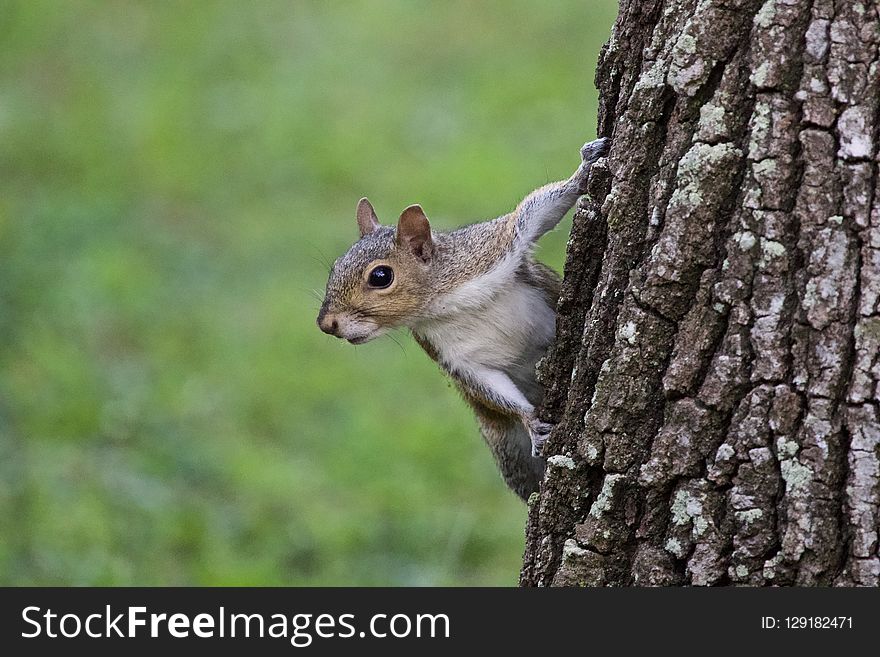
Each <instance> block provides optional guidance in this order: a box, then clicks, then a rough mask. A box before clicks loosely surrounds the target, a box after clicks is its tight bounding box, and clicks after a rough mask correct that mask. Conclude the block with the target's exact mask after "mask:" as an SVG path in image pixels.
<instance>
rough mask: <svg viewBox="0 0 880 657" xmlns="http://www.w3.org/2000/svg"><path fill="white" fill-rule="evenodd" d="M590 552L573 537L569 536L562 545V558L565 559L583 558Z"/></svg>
mask: <svg viewBox="0 0 880 657" xmlns="http://www.w3.org/2000/svg"><path fill="white" fill-rule="evenodd" d="M588 554H589V551H588V550H585V549H584V548H582V547H581V546H580V545H578V544H577V541H576V540H574V539H573V538H569V539H568V540H567V541H565V544H564V545H563V546H562V559H563V560H564V561H567V560H569V559H578V558H582V557H585V556H587V555H588Z"/></svg>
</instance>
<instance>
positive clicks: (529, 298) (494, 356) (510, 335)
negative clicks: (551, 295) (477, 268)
mask: <svg viewBox="0 0 880 657" xmlns="http://www.w3.org/2000/svg"><path fill="white" fill-rule="evenodd" d="M484 289H485V288H484ZM453 294H455V293H453ZM481 301H482V303H481V304H480V305H479V307H478V308H468V309H467V310H462V311H461V312H455V313H452V314H450V315H448V316H445V317H442V318H438V319H433V320H430V321H428V322H425V323H424V324H422V325H419V326H418V327H414V330H415V331H416V332H417V333H418V334H419V335H420V336H422V337H423V338H424V339H426V340H427V341H428V342H430V343H431V344H432V345H433V346H434V348H435V349H436V350H437V352H438V356H439V361H440V364H441V365H442V366H443V367H444V368H446V369H447V370H453V371H455V370H458V371H467V370H469V369H472V368H474V367H481V368H489V369H494V370H500V371H502V372H504V373H505V374H507V375H508V376H509V377H510V378H511V379H512V380H513V381H514V382H515V383H516V384H517V385H518V386H520V387H521V388H522V392H523V393H524V394H525V395H526V396H527V397H528V398H529V400H530V401H531V402H532V403H533V404H534V403H537V402H538V401H539V399H537V397H540V389H539V387H538V386H537V384H536V383H535V381H534V378H535V375H534V368H535V363H536V362H537V360H538V359H539V358H540V357H541V355H542V354H543V352H544V350H545V349H546V347H547V345H548V344H549V343H550V341H551V340H552V339H553V336H554V333H555V329H556V318H555V311H554V310H553V308H551V307H550V306H549V305H547V301H546V300H545V297H544V294H543V293H542V292H541V291H540V290H538V289H536V288H534V287H532V286H531V285H527V284H523V283H521V282H519V283H517V284H512V285H506V286H504V287H503V288H502V289H500V290H498V291H497V292H496V294H494V295H493V296H492V297H491V298H490V299H487V300H485V301H483V300H481Z"/></svg>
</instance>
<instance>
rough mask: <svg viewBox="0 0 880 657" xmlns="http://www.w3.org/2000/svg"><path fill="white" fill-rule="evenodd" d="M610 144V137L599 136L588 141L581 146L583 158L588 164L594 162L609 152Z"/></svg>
mask: <svg viewBox="0 0 880 657" xmlns="http://www.w3.org/2000/svg"><path fill="white" fill-rule="evenodd" d="M610 146H611V140H610V139H609V138H608V137H599V139H595V140H593V141H588V142H587V143H586V144H584V145H583V146H581V159H583V161H584V162H585V163H586V164H592V163H593V162H595V161H596V160H598V159H599V158H600V157H602V156H603V155H605V154H607V153H608V148H609V147H610Z"/></svg>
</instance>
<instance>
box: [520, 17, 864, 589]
mask: <svg viewBox="0 0 880 657" xmlns="http://www.w3.org/2000/svg"><path fill="white" fill-rule="evenodd" d="M596 82H597V87H598V88H599V93H600V110H599V132H600V134H602V135H608V136H611V137H612V139H613V146H612V151H611V155H610V157H609V158H608V159H607V161H600V163H599V164H597V166H595V167H594V172H593V178H592V181H591V188H590V196H589V198H588V199H585V200H584V201H583V202H582V204H581V206H580V209H579V210H578V212H577V213H576V215H575V221H574V226H573V229H572V237H571V240H570V241H569V249H568V255H567V260H566V268H565V279H564V283H563V290H562V296H561V299H560V305H559V320H558V323H557V340H556V342H555V344H554V345H553V346H552V347H551V350H550V352H549V353H548V355H547V356H546V358H545V359H544V361H543V362H542V363H541V366H540V369H539V375H540V377H541V379H542V381H543V382H544V384H545V386H546V387H547V395H546V399H545V404H544V409H543V413H544V415H545V416H546V418H547V419H548V420H551V421H553V422H555V423H557V428H556V430H555V431H554V433H553V435H552V437H551V440H550V442H549V443H548V446H547V453H548V454H550V455H556V456H555V458H556V462H558V463H560V464H561V463H565V467H552V468H548V475H547V478H546V479H545V482H544V485H543V487H542V491H541V495H540V498H538V499H537V500H535V501H534V503H533V504H531V505H530V513H529V522H528V527H527V545H526V553H525V557H524V564H523V570H522V574H521V582H522V583H523V584H524V585H551V584H555V585H680V584H693V585H723V584H745V585H795V584H796V585H831V584H833V585H867V586H877V585H880V554H878V526H880V177H878V150H880V149H878V143H880V139H878V137H880V8H878V6H877V5H876V3H874V2H872V1H870V0H837V1H836V2H835V1H832V0H812V1H810V0H766V1H761V0H654V1H648V2H645V1H643V0H621V2H620V12H619V15H618V19H617V21H616V23H615V25H614V28H613V31H612V34H611V37H610V39H609V41H608V43H607V44H606V46H605V48H604V49H603V52H602V54H601V56H600V61H599V67H598V71H597V76H596Z"/></svg>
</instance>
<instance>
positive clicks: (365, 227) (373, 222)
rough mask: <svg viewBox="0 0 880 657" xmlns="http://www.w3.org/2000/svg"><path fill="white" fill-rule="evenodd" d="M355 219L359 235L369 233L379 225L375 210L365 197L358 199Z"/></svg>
mask: <svg viewBox="0 0 880 657" xmlns="http://www.w3.org/2000/svg"><path fill="white" fill-rule="evenodd" d="M357 220H358V228H360V229H361V237H363V236H364V235H369V234H370V233H372V232H374V231H375V230H376V229H377V228H378V227H379V218H378V217H377V216H376V211H375V210H373V206H372V205H371V204H370V202H369V201H368V200H367V198H366V197H364V198H362V199H361V200H360V201H358V208H357Z"/></svg>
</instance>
